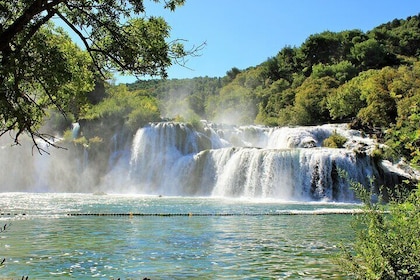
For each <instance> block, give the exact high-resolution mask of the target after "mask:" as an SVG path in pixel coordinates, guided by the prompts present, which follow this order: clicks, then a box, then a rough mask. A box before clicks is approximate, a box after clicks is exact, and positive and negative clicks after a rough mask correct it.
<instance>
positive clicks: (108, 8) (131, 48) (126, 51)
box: [0, 0, 196, 143]
mask: <svg viewBox="0 0 420 280" xmlns="http://www.w3.org/2000/svg"><path fill="white" fill-rule="evenodd" d="M153 1H154V2H160V1H159V0H153ZM143 2H144V1H143V0H127V1H117V0H98V1H90V0H89V1H88V0H82V1H73V0H34V1H24V0H7V1H0V107H1V109H0V136H1V135H4V134H5V133H8V132H13V133H15V134H14V136H13V137H14V139H15V142H16V143H18V141H19V140H18V139H19V136H20V135H21V134H22V133H27V134H29V135H30V136H31V137H32V138H33V139H35V138H34V137H41V138H44V139H45V138H46V135H44V134H42V133H41V132H40V131H39V125H40V124H41V122H42V117H43V116H45V115H46V114H47V109H49V108H53V107H55V108H56V109H59V110H61V111H63V112H67V111H68V109H69V108H67V107H66V106H69V104H75V102H76V99H77V98H75V97H77V96H81V95H82V96H83V95H85V94H86V93H87V92H89V91H91V90H92V89H93V86H94V82H95V77H96V78H98V77H99V78H101V79H107V78H109V73H110V72H112V71H121V72H126V73H130V74H132V75H146V74H147V75H152V76H153V75H155V76H161V77H166V76H167V74H166V68H167V67H168V66H169V65H171V64H172V63H174V62H175V63H182V59H183V58H184V57H185V56H186V55H187V54H191V53H193V50H191V51H185V49H184V46H183V44H182V42H181V41H179V40H175V41H171V42H168V38H169V31H170V27H169V26H168V24H167V23H166V22H165V20H164V19H163V18H161V17H154V16H146V13H145V5H144V3H143ZM183 4H184V0H165V1H164V2H163V5H164V7H165V8H167V9H170V10H172V11H173V10H175V8H176V7H177V6H180V5H183ZM52 20H53V21H56V22H61V23H62V24H63V25H64V26H67V28H68V29H69V30H71V31H72V32H73V33H74V34H76V36H78V37H79V39H80V40H81V42H82V44H83V46H81V47H79V46H76V45H75V43H73V42H72V41H71V39H70V37H69V36H68V35H67V34H66V33H65V32H64V31H63V29H60V28H57V27H55V26H54V25H53V24H52V23H51V22H52ZM195 50H196V49H195ZM71 100H72V101H71ZM69 101H71V102H69ZM76 103H77V102H76Z"/></svg>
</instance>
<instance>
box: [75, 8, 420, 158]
mask: <svg viewBox="0 0 420 280" xmlns="http://www.w3.org/2000/svg"><path fill="white" fill-rule="evenodd" d="M419 56H420V15H417V16H412V17H408V18H407V19H395V20H393V21H391V22H388V23H386V24H382V25H380V26H378V27H376V28H374V29H373V30H370V31H368V32H363V31H361V30H345V31H341V32H330V31H325V32H322V33H319V34H313V35H311V36H309V37H308V38H307V39H306V41H305V42H304V43H303V44H302V45H301V46H299V47H296V46H293V47H292V46H285V47H284V48H283V49H281V50H280V51H279V53H278V54H277V55H275V56H273V57H270V58H268V59H267V60H266V61H264V62H262V63H261V64H260V65H257V66H251V67H249V68H248V69H238V68H236V67H233V68H232V69H231V70H229V71H227V73H226V76H225V77H216V78H210V77H197V78H194V79H181V80H179V79H172V80H148V81H144V80H139V81H137V82H136V83H133V84H128V85H126V86H124V85H120V86H117V87H115V86H114V89H113V90H111V91H109V92H110V94H108V97H106V98H105V99H104V100H103V101H102V102H101V103H99V104H98V105H95V106H93V107H91V108H88V109H87V110H86V112H85V114H84V115H83V114H82V115H81V116H82V118H85V119H89V120H92V119H97V118H101V117H104V116H111V115H112V117H120V118H122V119H125V120H127V121H128V122H129V123H133V121H134V120H136V121H139V120H140V119H144V121H151V120H155V119H156V118H157V116H158V115H159V114H161V115H162V116H164V117H166V118H177V119H181V120H185V121H192V120H197V119H200V118H204V119H208V120H213V121H217V122H230V123H232V122H233V123H236V124H252V123H255V124H263V125H268V126H283V125H313V124H320V123H328V122H349V123H351V124H352V125H353V127H356V128H359V129H362V130H364V131H365V132H367V133H370V134H375V135H376V136H377V137H379V138H380V139H381V140H382V141H384V142H386V143H387V144H388V146H389V147H390V149H388V150H386V151H381V153H384V154H383V156H385V157H387V158H391V159H392V158H393V157H395V158H399V157H400V156H401V155H402V156H404V157H405V158H406V159H407V160H410V161H411V162H412V163H414V164H419V163H420V130H419V125H420V106H419V105H420V61H419ZM110 88H112V86H111V87H110ZM139 96H141V98H140V97H139ZM131 98H133V100H135V102H134V101H130V100H131ZM124 100H125V101H124ZM139 102H140V103H139ZM138 103H139V104H142V105H135V104H138ZM124 104H125V105H124ZM122 108H124V109H122ZM149 109H150V112H151V113H150V114H149V113H147V110H149Z"/></svg>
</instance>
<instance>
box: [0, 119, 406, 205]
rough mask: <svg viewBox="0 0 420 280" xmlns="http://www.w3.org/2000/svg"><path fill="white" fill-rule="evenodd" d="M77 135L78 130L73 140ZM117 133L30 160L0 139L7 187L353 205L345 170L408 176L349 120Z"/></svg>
mask: <svg viewBox="0 0 420 280" xmlns="http://www.w3.org/2000/svg"><path fill="white" fill-rule="evenodd" d="M79 129H80V130H82V129H83V127H80V126H79V125H78V124H74V125H73V133H74V135H75V136H76V135H78V134H80V133H81V132H79ZM333 133H338V134H340V135H342V136H345V137H346V139H347V142H346V144H345V145H344V146H345V147H344V148H340V149H333V148H326V147H323V144H322V143H323V141H324V140H325V139H326V138H327V137H329V136H330V135H332V134H333ZM109 137H110V139H108V140H106V141H104V144H101V143H97V144H95V142H93V143H91V144H92V147H90V146H89V145H86V146H85V145H84V144H83V145H80V144H76V143H74V142H66V143H65V144H66V145H67V146H66V147H67V148H68V150H62V149H57V150H51V149H49V151H50V152H51V154H50V155H48V154H46V155H39V154H35V155H32V153H31V147H32V145H31V142H30V141H29V142H27V143H25V145H23V146H24V147H25V148H27V149H25V150H23V149H19V150H18V149H17V148H11V147H8V146H7V144H5V143H4V142H0V156H1V157H0V158H1V159H3V160H0V175H1V176H0V187H1V191H36V192H45V191H48V192H96V191H99V192H114V193H115V192H117V193H140V194H152V195H174V196H213V197H235V198H236V197H245V198H262V199H278V200H299V201H312V200H316V201H323V200H325V201H353V199H354V197H353V193H352V191H351V190H350V188H349V185H348V182H347V181H346V180H344V179H343V178H341V177H340V176H339V171H340V170H343V171H345V172H346V173H347V174H348V175H349V177H350V178H351V179H353V180H356V181H358V182H361V183H363V184H366V185H367V184H368V180H369V179H370V178H372V177H375V178H383V180H386V181H384V182H386V183H390V184H396V183H398V182H399V181H401V178H403V177H404V176H400V175H401V174H402V173H399V174H397V173H398V172H399V171H398V170H397V169H395V166H393V165H391V164H384V162H377V161H375V160H373V159H371V158H370V156H369V154H370V151H371V150H372V149H374V147H375V146H376V145H377V143H375V141H374V140H372V139H370V138H367V137H363V135H361V134H360V133H359V132H358V131H355V130H351V129H348V128H347V126H346V125H345V124H339V125H321V126H308V127H275V128H268V127H262V126H254V125H253V126H234V125H222V124H214V123H210V122H206V121H202V122H201V124H197V125H194V126H193V125H190V124H185V123H175V122H160V123H151V124H149V125H147V126H145V127H142V128H140V129H139V130H138V131H137V132H136V133H135V135H131V134H130V133H129V132H127V130H124V129H120V130H118V131H115V132H114V133H113V134H110V136H109ZM0 140H1V139H0ZM2 141H5V139H3V140H2ZM95 145H96V146H95ZM47 148H48V147H45V149H47ZM28 150H29V151H28ZM22 171H24V173H23V172H22ZM388 171H390V172H388ZM387 172H388V173H387ZM396 174H397V175H396ZM398 176H400V177H398ZM407 176H409V175H407ZM407 176H406V177H405V178H407Z"/></svg>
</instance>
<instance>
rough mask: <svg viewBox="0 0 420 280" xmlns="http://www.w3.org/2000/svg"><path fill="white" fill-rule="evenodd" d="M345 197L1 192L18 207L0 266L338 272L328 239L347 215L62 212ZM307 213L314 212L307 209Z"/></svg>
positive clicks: (38, 275) (193, 272) (87, 271)
mask: <svg viewBox="0 0 420 280" xmlns="http://www.w3.org/2000/svg"><path fill="white" fill-rule="evenodd" d="M354 207H356V206H355V205H345V204H321V203H315V204H310V203H308V204H298V203H284V202H279V201H277V202H274V201H271V202H261V201H260V202H259V203H255V202H251V201H239V200H236V201H235V200H225V201H223V200H217V199H209V198H157V197H139V196H137V197H135V196H134V197H132V196H113V195H112V196H111V195H109V196H93V195H86V194H85V195H82V194H72V195H70V194H13V193H10V194H4V195H3V199H2V201H1V202H0V209H1V211H9V212H12V213H25V214H26V215H25V216H16V217H15V218H13V220H12V226H11V227H10V229H9V230H8V231H7V232H5V233H3V234H2V235H1V239H0V248H1V251H0V254H1V255H4V256H5V257H6V263H7V265H6V266H5V267H4V268H2V269H1V270H0V274H1V275H3V276H7V277H12V278H13V277H15V278H16V277H19V276H20V277H21V276H22V275H29V276H30V278H31V279H56V278H58V277H61V278H64V279H67V278H74V279H91V278H93V277H95V278H98V279H112V278H118V277H120V278H121V279H143V277H148V278H151V279H186V278H196V279H216V278H217V279H219V278H224V279H261V278H267V279H302V278H308V279H325V278H328V279H334V278H336V279H339V278H342V277H343V275H342V274H340V273H339V272H338V270H337V267H336V266H335V265H334V264H332V262H331V258H332V257H333V256H334V255H335V254H336V253H337V248H336V245H337V244H338V243H339V242H340V241H342V240H351V230H350V226H349V221H350V219H351V215H293V216H290V215H280V216H226V217H223V216H205V217H203V216H192V217H188V216H181V217H159V216H157V217H150V216H149V217H137V216H135V217H129V216H125V217H114V216H67V215H66V213H129V212H133V213H254V214H255V213H273V212H276V211H285V210H305V211H306V212H305V213H311V211H315V210H316V211H319V210H320V209H351V208H354ZM314 213H315V212H314Z"/></svg>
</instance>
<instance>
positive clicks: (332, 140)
mask: <svg viewBox="0 0 420 280" xmlns="http://www.w3.org/2000/svg"><path fill="white" fill-rule="evenodd" d="M346 142H347V138H346V137H344V136H342V135H340V134H339V133H337V131H334V132H333V133H332V134H331V135H330V136H329V137H328V138H326V139H325V140H324V141H323V142H322V145H323V146H324V147H328V148H343V147H344V144H345V143H346Z"/></svg>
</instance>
